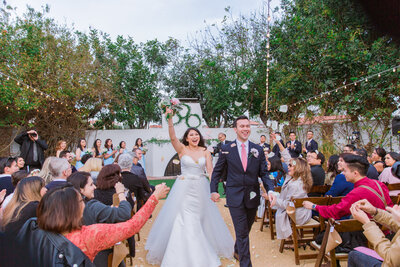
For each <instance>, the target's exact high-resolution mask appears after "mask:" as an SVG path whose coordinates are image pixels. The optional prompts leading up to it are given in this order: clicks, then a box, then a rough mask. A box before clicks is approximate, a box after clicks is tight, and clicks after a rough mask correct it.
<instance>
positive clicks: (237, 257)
mask: <svg viewBox="0 0 400 267" xmlns="http://www.w3.org/2000/svg"><path fill="white" fill-rule="evenodd" d="M233 257H234V258H235V259H236V260H238V261H239V254H237V253H236V252H235V253H233Z"/></svg>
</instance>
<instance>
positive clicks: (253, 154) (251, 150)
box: [249, 148, 258, 158]
mask: <svg viewBox="0 0 400 267" xmlns="http://www.w3.org/2000/svg"><path fill="white" fill-rule="evenodd" d="M251 156H253V157H255V158H258V150H257V149H255V148H252V149H250V155H249V157H251Z"/></svg>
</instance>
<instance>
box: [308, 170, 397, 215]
mask: <svg viewBox="0 0 400 267" xmlns="http://www.w3.org/2000/svg"><path fill="white" fill-rule="evenodd" d="M376 182H377V183H379V185H380V186H381V188H382V191H383V195H384V197H385V200H386V204H387V205H388V206H390V207H392V206H393V203H392V200H391V199H390V196H389V189H388V188H387V187H386V185H384V184H383V183H381V182H379V181H377V180H372V179H369V178H367V177H364V178H362V179H361V180H359V181H358V182H356V183H355V184H354V189H353V190H351V191H350V192H349V193H348V194H347V195H346V196H345V197H343V198H342V200H341V201H340V203H338V204H333V205H329V206H320V205H317V206H316V207H315V209H316V210H317V211H318V212H319V214H320V215H321V216H322V217H324V218H333V219H335V220H337V219H340V218H342V217H343V216H347V215H350V214H351V212H350V207H351V205H352V204H353V203H354V202H357V201H358V200H361V199H367V200H368V201H369V203H371V204H372V206H374V207H376V208H379V209H383V210H384V209H385V205H384V203H383V202H382V200H381V199H380V198H379V197H378V196H377V195H375V194H374V193H372V192H371V191H370V190H368V189H366V188H363V187H359V186H361V185H366V186H369V187H371V188H372V189H374V190H375V191H376V192H377V193H378V194H379V195H381V191H380V190H379V188H378V186H377V185H376ZM368 216H369V215H368Z"/></svg>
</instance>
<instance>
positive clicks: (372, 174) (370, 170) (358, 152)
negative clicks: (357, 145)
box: [353, 149, 379, 180]
mask: <svg viewBox="0 0 400 267" xmlns="http://www.w3.org/2000/svg"><path fill="white" fill-rule="evenodd" d="M353 153H354V154H355V155H359V156H361V157H364V158H365V159H366V160H368V155H367V151H366V150H365V149H356V150H354V152H353ZM367 177H368V178H369V179H374V180H378V177H379V173H378V171H377V170H376V169H375V167H374V165H372V164H371V163H370V164H369V166H368V171H367Z"/></svg>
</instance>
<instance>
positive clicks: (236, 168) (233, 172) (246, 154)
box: [210, 116, 274, 267]
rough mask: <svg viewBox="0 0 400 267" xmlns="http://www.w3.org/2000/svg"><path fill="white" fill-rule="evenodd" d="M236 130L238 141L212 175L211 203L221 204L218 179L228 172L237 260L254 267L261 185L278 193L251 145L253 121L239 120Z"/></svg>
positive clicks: (226, 148)
mask: <svg viewBox="0 0 400 267" xmlns="http://www.w3.org/2000/svg"><path fill="white" fill-rule="evenodd" d="M233 128H234V130H235V132H236V135H237V138H236V140H235V141H233V142H232V143H230V144H227V145H224V146H222V149H221V152H220V156H219V159H218V162H217V164H216V165H215V168H214V170H213V173H212V178H211V184H210V186H211V199H212V200H213V201H214V202H216V201H219V197H220V195H219V194H218V178H219V177H221V174H222V173H223V172H224V170H227V180H226V201H227V205H228V207H229V212H230V213H231V217H232V221H233V225H234V227H235V234H236V242H235V258H237V256H239V261H240V266H241V267H249V266H252V265H251V260H250V250H249V233H250V230H251V226H252V224H253V222H254V218H255V216H256V212H257V207H258V205H260V185H259V183H258V177H261V179H262V180H263V183H264V186H265V188H266V189H267V191H269V190H273V189H274V184H273V181H272V180H271V179H269V177H267V175H266V173H267V165H266V163H265V155H264V151H263V149H262V148H261V147H260V146H259V145H256V144H254V143H252V142H249V140H248V138H249V136H250V121H249V119H248V118H247V117H246V116H240V117H238V118H237V119H236V120H235V121H234V123H233Z"/></svg>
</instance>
